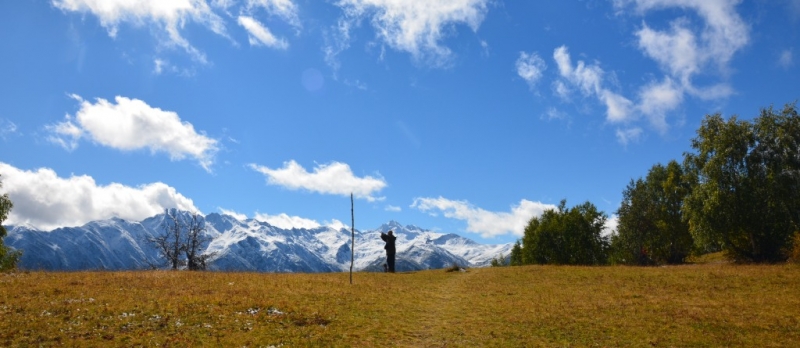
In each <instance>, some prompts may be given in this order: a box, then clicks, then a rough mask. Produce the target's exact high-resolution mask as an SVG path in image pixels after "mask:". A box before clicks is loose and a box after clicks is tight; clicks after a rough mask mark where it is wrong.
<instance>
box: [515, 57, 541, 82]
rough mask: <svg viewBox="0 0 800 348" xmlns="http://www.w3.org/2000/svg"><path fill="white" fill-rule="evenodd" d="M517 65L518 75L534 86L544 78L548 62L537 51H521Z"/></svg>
mask: <svg viewBox="0 0 800 348" xmlns="http://www.w3.org/2000/svg"><path fill="white" fill-rule="evenodd" d="M516 67H517V75H519V77H521V78H522V79H523V80H525V82H527V83H528V86H530V87H531V88H533V87H534V86H536V83H537V82H539V80H540V79H541V78H542V73H543V72H544V70H545V69H547V64H545V62H544V59H542V58H541V57H539V55H538V54H536V52H532V53H525V52H520V53H519V58H517V63H516Z"/></svg>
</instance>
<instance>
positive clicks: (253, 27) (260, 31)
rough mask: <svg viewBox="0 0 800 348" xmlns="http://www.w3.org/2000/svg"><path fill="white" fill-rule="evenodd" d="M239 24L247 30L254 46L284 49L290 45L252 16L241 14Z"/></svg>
mask: <svg viewBox="0 0 800 348" xmlns="http://www.w3.org/2000/svg"><path fill="white" fill-rule="evenodd" d="M239 25H241V26H242V27H244V28H245V29H246V30H247V32H248V34H249V37H250V38H249V40H250V45H252V46H267V47H272V48H278V49H284V50H285V49H287V48H288V47H289V43H288V42H286V40H284V39H279V38H277V37H275V35H273V34H272V32H271V31H269V29H267V28H266V27H264V25H263V24H261V23H260V22H259V21H257V20H255V19H253V18H252V17H248V16H239Z"/></svg>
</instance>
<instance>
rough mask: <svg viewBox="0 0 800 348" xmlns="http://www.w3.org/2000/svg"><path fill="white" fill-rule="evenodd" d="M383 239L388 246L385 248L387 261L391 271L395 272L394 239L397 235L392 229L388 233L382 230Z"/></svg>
mask: <svg viewBox="0 0 800 348" xmlns="http://www.w3.org/2000/svg"><path fill="white" fill-rule="evenodd" d="M381 239H383V241H384V242H386V246H384V247H383V248H384V249H386V263H387V264H389V272H390V273H394V254H395V252H396V250H395V248H394V241H395V240H396V239H397V237H395V236H394V233H392V231H389V233H388V234H386V233H383V232H381Z"/></svg>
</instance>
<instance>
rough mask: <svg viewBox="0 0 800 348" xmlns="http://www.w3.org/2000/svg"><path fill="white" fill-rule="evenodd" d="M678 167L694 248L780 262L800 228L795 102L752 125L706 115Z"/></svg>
mask: <svg viewBox="0 0 800 348" xmlns="http://www.w3.org/2000/svg"><path fill="white" fill-rule="evenodd" d="M692 148H693V149H694V150H695V151H696V153H687V154H685V159H684V165H685V166H686V168H687V169H688V171H689V173H691V178H692V180H693V181H694V182H695V183H696V185H695V187H694V189H693V191H692V193H691V194H690V195H689V197H688V198H687V200H686V203H685V217H686V218H687V220H688V222H689V229H690V231H691V233H692V235H693V236H694V238H695V241H696V243H698V244H699V245H700V246H701V247H704V248H706V249H709V248H715V247H719V248H721V249H722V250H724V251H725V252H726V254H727V255H728V256H729V257H731V258H733V259H734V260H737V261H746V262H777V261H783V260H786V258H787V257H788V252H789V250H790V249H791V245H792V239H791V236H792V235H793V234H794V233H795V232H796V231H798V226H799V225H800V117H798V114H797V110H796V104H789V105H786V106H785V107H784V108H783V110H780V111H777V110H775V109H773V108H772V107H770V108H767V109H762V110H761V114H760V115H759V117H757V118H756V119H755V120H753V122H752V123H751V122H748V121H741V120H739V119H738V118H737V117H736V116H734V117H731V118H730V119H728V120H724V119H723V118H722V116H720V115H719V114H717V115H712V116H706V118H705V119H704V120H703V123H702V125H701V126H700V129H698V131H697V137H696V138H694V139H693V140H692Z"/></svg>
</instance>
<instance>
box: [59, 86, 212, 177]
mask: <svg viewBox="0 0 800 348" xmlns="http://www.w3.org/2000/svg"><path fill="white" fill-rule="evenodd" d="M72 98H74V99H75V100H77V101H78V102H79V103H80V108H79V109H78V112H76V113H75V116H74V117H73V116H71V115H69V114H67V116H66V119H65V120H64V121H63V122H60V123H56V124H53V125H49V126H47V129H48V130H49V131H50V133H51V135H50V137H49V139H50V141H52V142H54V143H56V144H59V145H61V146H63V147H64V148H66V149H68V150H74V149H75V148H77V146H78V141H79V140H80V139H81V138H88V139H90V140H92V141H93V142H95V143H97V144H100V145H103V146H108V147H110V148H114V149H118V150H138V149H150V151H151V152H153V153H155V152H165V153H167V154H169V156H170V158H171V159H172V160H181V159H184V158H186V157H187V156H188V157H193V158H194V159H196V160H197V161H198V162H199V163H200V165H201V166H202V167H203V168H205V169H206V170H207V171H210V167H211V165H212V164H213V162H214V154H215V153H216V152H217V150H218V148H217V143H218V142H217V140H214V139H211V138H209V137H207V136H205V135H204V134H202V133H198V132H196V131H195V129H194V126H192V124H191V123H189V122H186V121H182V120H181V119H180V117H178V114H177V113H175V112H172V111H165V110H161V109H159V108H154V107H151V106H150V105H147V103H145V102H143V101H141V100H138V99H129V98H125V97H121V96H117V97H116V98H114V101H115V102H116V104H115V103H113V102H109V101H107V100H105V99H102V98H97V100H96V102H95V103H92V102H90V101H86V100H84V99H83V98H81V97H80V96H77V95H74V94H73V95H72Z"/></svg>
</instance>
